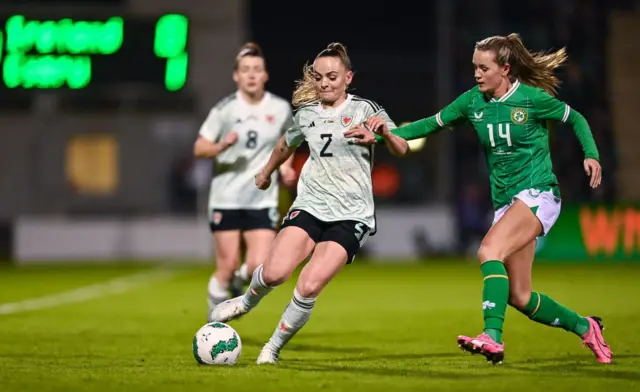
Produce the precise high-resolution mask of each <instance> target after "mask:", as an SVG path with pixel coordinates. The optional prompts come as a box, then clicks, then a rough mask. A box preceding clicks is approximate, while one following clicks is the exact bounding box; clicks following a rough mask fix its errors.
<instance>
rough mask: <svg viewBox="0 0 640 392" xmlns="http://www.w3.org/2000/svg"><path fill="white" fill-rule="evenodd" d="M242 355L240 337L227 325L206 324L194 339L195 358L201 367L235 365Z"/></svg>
mask: <svg viewBox="0 0 640 392" xmlns="http://www.w3.org/2000/svg"><path fill="white" fill-rule="evenodd" d="M241 353H242V341H241V340H240V335H238V333H237V332H236V330H235V329H233V328H232V327H230V326H229V325H227V324H224V323H209V324H206V325H205V326H203V327H202V328H200V329H199V330H198V332H196V335H195V336H194V337H193V356H194V357H195V359H196V361H198V363H199V364H201V365H234V364H235V363H236V362H237V361H238V358H240V354H241Z"/></svg>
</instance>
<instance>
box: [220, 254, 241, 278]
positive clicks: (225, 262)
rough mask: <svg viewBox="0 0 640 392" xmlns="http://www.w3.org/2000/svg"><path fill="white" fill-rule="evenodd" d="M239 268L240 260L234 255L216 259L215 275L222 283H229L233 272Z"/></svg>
mask: <svg viewBox="0 0 640 392" xmlns="http://www.w3.org/2000/svg"><path fill="white" fill-rule="evenodd" d="M238 267H240V258H239V257H237V256H234V255H218V257H216V275H217V276H218V278H219V279H220V280H222V281H230V280H231V278H233V274H234V272H235V270H237V269H238Z"/></svg>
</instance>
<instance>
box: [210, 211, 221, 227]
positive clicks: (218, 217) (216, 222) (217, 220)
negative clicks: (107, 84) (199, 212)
mask: <svg viewBox="0 0 640 392" xmlns="http://www.w3.org/2000/svg"><path fill="white" fill-rule="evenodd" d="M212 220H213V224H214V225H219V224H220V222H222V212H220V211H214V212H213V219H212Z"/></svg>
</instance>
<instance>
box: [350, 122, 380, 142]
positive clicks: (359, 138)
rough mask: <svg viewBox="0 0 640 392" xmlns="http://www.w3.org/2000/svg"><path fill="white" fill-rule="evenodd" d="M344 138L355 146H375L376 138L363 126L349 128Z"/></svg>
mask: <svg viewBox="0 0 640 392" xmlns="http://www.w3.org/2000/svg"><path fill="white" fill-rule="evenodd" d="M344 137H346V138H349V141H351V142H353V143H355V144H376V137H375V135H374V134H373V132H371V131H370V130H369V129H367V127H366V126H365V125H364V124H358V125H356V126H353V127H351V128H349V130H348V131H346V132H345V133H344Z"/></svg>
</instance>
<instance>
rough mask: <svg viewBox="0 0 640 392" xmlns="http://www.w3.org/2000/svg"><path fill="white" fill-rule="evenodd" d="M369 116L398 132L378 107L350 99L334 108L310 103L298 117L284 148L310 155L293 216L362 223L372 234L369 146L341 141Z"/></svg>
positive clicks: (305, 165) (372, 206) (370, 148)
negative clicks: (300, 149) (300, 148)
mask: <svg viewBox="0 0 640 392" xmlns="http://www.w3.org/2000/svg"><path fill="white" fill-rule="evenodd" d="M373 115H377V116H380V117H382V118H384V119H385V120H386V121H387V124H388V125H389V129H393V128H395V127H396V126H395V124H394V123H393V121H391V119H390V118H389V116H388V115H387V113H386V111H385V110H384V109H383V108H381V107H380V106H379V105H378V104H376V103H375V102H372V101H369V100H367V99H363V98H360V97H357V96H354V95H350V94H349V95H348V96H347V99H346V100H345V102H343V103H342V104H341V105H340V106H339V107H337V108H323V107H322V106H321V105H320V104H319V103H313V104H309V105H306V106H303V107H301V108H300V109H299V110H298V111H297V112H296V115H295V121H294V125H293V126H292V127H291V128H290V129H289V130H287V133H286V140H287V145H289V146H290V147H293V146H298V145H300V143H302V142H303V141H305V140H306V141H307V143H308V145H309V150H310V153H311V154H310V156H309V159H307V161H306V163H305V164H304V166H303V168H302V172H301V173H300V180H299V181H298V196H297V197H296V199H295V200H294V202H293V205H292V206H291V210H294V209H299V210H303V211H306V212H308V213H309V214H311V215H313V216H315V217H316V218H318V219H320V220H322V221H325V222H335V221H343V220H354V221H357V222H362V223H364V224H365V225H367V226H368V227H369V228H370V229H371V231H373V232H375V230H376V227H375V225H376V222H375V216H374V214H375V208H374V203H373V184H372V181H371V170H372V169H373V146H364V145H358V144H354V143H353V141H352V140H350V139H348V138H346V137H344V132H345V131H347V130H348V129H349V128H350V127H352V126H353V125H356V124H361V123H363V122H364V121H365V120H366V119H367V118H369V117H370V116H373Z"/></svg>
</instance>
